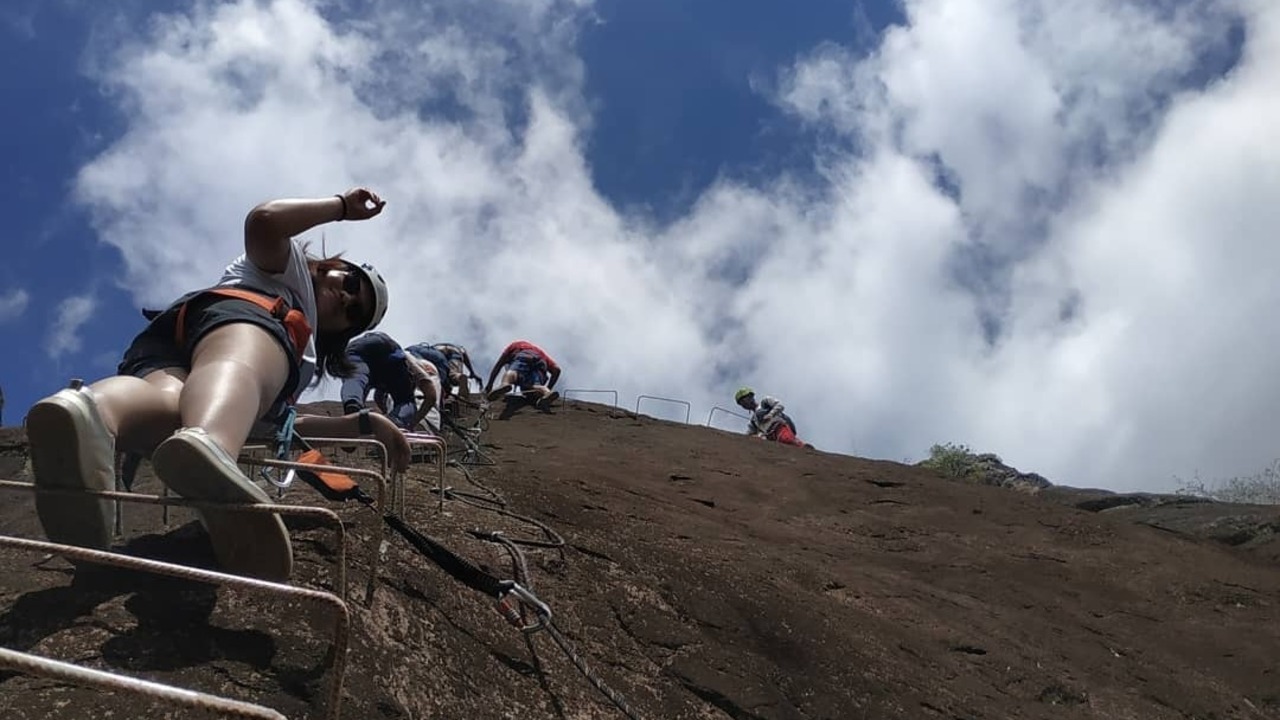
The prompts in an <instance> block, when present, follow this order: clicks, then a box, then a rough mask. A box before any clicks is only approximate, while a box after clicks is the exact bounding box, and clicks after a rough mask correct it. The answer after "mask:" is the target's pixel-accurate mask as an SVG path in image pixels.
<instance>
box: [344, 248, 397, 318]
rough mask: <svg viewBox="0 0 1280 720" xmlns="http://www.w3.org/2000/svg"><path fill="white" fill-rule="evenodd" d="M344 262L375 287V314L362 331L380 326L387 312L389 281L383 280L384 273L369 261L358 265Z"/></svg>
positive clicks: (370, 285)
mask: <svg viewBox="0 0 1280 720" xmlns="http://www.w3.org/2000/svg"><path fill="white" fill-rule="evenodd" d="M343 262H346V263H347V267H349V268H351V270H352V271H353V272H359V273H360V274H361V275H364V279H365V280H368V281H369V287H371V288H373V315H372V316H371V317H370V318H369V324H368V325H366V326H365V327H363V328H361V332H365V331H369V330H372V329H374V328H376V327H378V323H380V322H382V317H383V316H384V315H386V314H387V281H386V280H383V279H382V275H380V274H378V271H377V270H375V269H374V267H373V266H372V265H370V264H369V263H360V264H359V265H356V264H355V263H353V262H348V261H345V260H344V261H343Z"/></svg>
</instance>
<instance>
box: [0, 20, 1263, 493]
mask: <svg viewBox="0 0 1280 720" xmlns="http://www.w3.org/2000/svg"><path fill="white" fill-rule="evenodd" d="M797 7H803V10H798V9H797ZM1278 15H1280V11H1278V10H1276V9H1274V8H1273V7H1271V4H1268V3H1265V2H1261V1H1258V2H1252V1H1249V0H1235V1H1233V2H1208V1H1201V0H1192V1H1189V2H1184V3H1179V4H1177V5H1169V4H1167V3H1163V4H1162V3H1144V2H1111V1H1107V2H1104V1H1103V0H1081V1H1080V2H1078V3H1074V4H1072V5H1071V6H1069V7H1063V6H1061V5H1060V4H1058V3H1052V2H1048V0H1000V1H998V2H979V0H948V1H944V0H906V1H905V2H901V3H887V2H886V3H864V2H853V1H850V0H841V1H836V0H812V1H811V2H806V3H804V4H803V6H796V5H795V4H791V3H776V2H750V1H748V2H733V3H728V2H712V1H709V0H702V1H693V2H690V1H685V2H678V1H676V0H662V1H659V2H643V3H637V2H626V3H624V2H619V1H615V0H601V1H599V2H591V1H590V0H545V1H544V2H536V3H528V2H515V0H510V1H509V2H493V3H488V4H484V5H477V4H475V3H470V2H462V1H461V0H457V1H449V0H446V1H443V2H430V3H414V2H384V3H376V4H374V3H354V2H341V1H339V0H326V1H325V2H308V1H307V0H275V1H274V2H260V3H198V4H190V3H165V4H158V3H144V2H141V1H138V0H131V1H129V2H122V3H111V4H106V3H89V2H83V1H81V0H52V1H51V2H36V1H35V0H22V1H19V2H14V3H10V4H7V5H6V6H5V7H4V8H3V9H0V59H3V60H4V62H5V63H6V66H8V67H21V68H24V69H27V71H26V72H23V73H11V74H10V75H9V76H7V77H6V78H5V79H4V80H3V81H0V82H2V83H3V90H4V93H5V97H6V110H5V111H4V114H3V115H0V117H3V122H4V125H5V127H4V133H3V134H2V137H3V138H4V139H3V140H0V142H3V151H4V153H3V157H4V158H5V160H4V165H3V167H4V173H5V176H6V177H7V179H8V181H9V183H8V185H9V187H11V188H14V192H15V195H16V196H15V197H13V198H12V202H11V207H13V208H14V209H15V210H16V212H13V213H11V217H10V218H9V224H8V227H7V232H8V234H9V235H10V237H11V240H10V241H9V242H8V243H7V244H6V245H7V248H8V250H9V252H8V254H7V262H6V263H4V264H3V266H0V335H2V336H3V337H4V338H5V339H6V340H7V342H6V347H7V348H8V352H7V353H5V354H4V355H3V357H2V358H0V386H2V387H3V388H4V390H5V393H6V396H7V400H6V405H5V408H4V421H5V422H6V423H10V424H12V423H15V422H17V421H18V420H19V419H20V417H21V415H22V413H23V412H24V411H25V408H26V407H27V406H29V405H30V404H31V403H32V402H34V401H35V400H36V399H38V398H39V397H40V396H42V395H44V394H46V393H48V392H49V391H51V390H53V389H55V388H57V387H58V386H59V385H60V384H62V383H63V382H65V380H66V378H68V377H72V376H82V377H86V378H89V379H93V378H97V377H100V376H102V375H104V374H106V373H109V372H111V370H112V368H113V367H114V363H115V362H116V360H117V359H118V357H119V354H120V352H121V350H122V349H123V347H124V346H125V345H126V344H127V343H128V341H129V340H130V339H131V337H132V335H133V334H134V333H135V332H137V330H138V329H140V328H141V326H142V321H141V319H140V317H139V316H138V313H137V309H138V307H139V306H141V305H144V304H145V305H157V304H162V303H163V302H165V301H166V300H167V299H169V298H172V297H174V296H175V295H177V294H178V293H180V292H182V291H184V290H186V289H190V288H192V287H196V286H198V285H199V284H202V283H207V282H210V281H211V280H212V279H214V278H216V276H217V274H218V273H219V271H220V270H221V268H222V267H223V266H224V265H225V264H226V262H227V261H229V260H230V259H231V258H232V257H233V256H234V255H235V254H236V253H238V252H239V250H240V246H239V242H240V238H239V237H238V236H237V233H238V230H239V224H240V221H241V220H242V218H243V214H244V212H245V211H246V210H247V209H248V208H249V207H251V206H252V204H254V203H256V202H258V201H260V200H263V199H267V198H269V197H272V196H296V195H308V194H329V193H333V192H338V191H340V190H342V189H344V188H346V187H349V186H350V185H353V184H357V183H359V184H367V185H369V186H370V187H373V188H374V189H375V190H378V191H379V192H381V193H382V194H383V195H384V196H385V197H387V198H388V200H389V205H388V212H387V213H386V214H385V216H384V217H382V218H379V219H378V220H377V221H376V222H373V223H367V224H361V225H350V226H347V225H342V226H336V225H335V226H326V227H325V228H323V229H322V231H323V238H324V241H325V243H326V245H328V246H329V247H331V248H332V249H341V250H345V251H347V252H348V254H349V255H350V256H352V257H359V258H360V259H369V260H372V261H373V262H375V263H376V264H378V265H379V267H380V268H383V269H384V273H385V274H387V275H388V276H389V279H390V282H391V284H392V299H393V305H392V310H391V313H390V314H389V316H388V319H387V329H388V330H389V331H391V332H392V333H393V334H394V335H395V336H397V337H398V338H399V339H401V340H402V342H405V343H406V344H408V343H413V342H419V341H424V340H431V341H434V340H452V341H459V342H463V343H465V344H467V345H468V346H470V347H471V348H472V350H473V351H474V352H475V354H476V355H477V356H478V358H479V360H480V364H481V365H485V367H486V368H487V363H488V362H489V361H490V360H491V358H492V356H493V355H494V354H496V352H497V351H498V350H499V349H500V348H501V347H502V346H503V345H504V344H505V343H506V342H507V341H509V340H511V339H515V338H516V337H527V338H529V339H532V340H534V341H536V342H539V343H541V344H543V345H544V346H545V347H547V349H548V350H549V351H550V352H551V353H552V354H553V355H555V356H557V358H558V359H559V360H561V363H562V364H563V365H565V367H566V378H565V383H566V386H567V387H578V388H601V387H603V388H617V389H618V390H619V392H620V395H621V404H623V405H624V406H627V407H632V406H634V402H635V398H636V396H637V395H641V394H647V395H659V396H664V397H677V398H682V399H687V400H689V401H690V402H691V403H692V404H693V413H692V415H693V417H694V419H695V421H704V420H705V418H706V417H707V413H708V412H709V411H710V410H711V408H712V407H714V406H715V405H721V406H724V405H729V404H730V396H731V394H732V391H733V389H734V388H735V387H737V385H739V384H743V383H746V384H751V385H754V386H756V387H757V388H759V389H760V391H761V392H764V393H769V394H775V395H778V396H780V397H781V398H782V399H783V400H784V402H786V403H787V406H788V408H789V410H790V412H791V414H792V415H793V416H794V417H795V418H796V419H797V421H798V423H799V424H800V426H801V431H802V432H801V434H802V435H804V436H806V437H807V438H808V439H811V440H813V441H814V442H815V443H817V444H818V445H819V446H820V447H823V448H827V449H831V450H834V451H837V452H853V453H857V454H861V455H869V456H872V457H884V458H889V459H898V460H900V459H918V458H919V457H921V456H922V455H923V454H924V453H925V452H926V451H927V449H928V447H929V445H931V444H932V443H935V442H947V441H951V442H965V443H968V444H970V445H971V446H973V447H974V448H976V449H980V450H984V451H993V452H997V453H999V454H1001V455H1002V456H1004V457H1005V459H1006V460H1007V461H1009V462H1011V463H1013V464H1015V465H1018V466H1020V467H1022V468H1023V469H1026V470H1032V471H1036V472H1040V473H1042V474H1044V475H1046V476H1047V477H1049V478H1050V479H1052V480H1055V481H1058V482H1064V483H1070V484H1077V485H1097V486H1104V487H1114V488H1124V489H1128V488H1150V489H1159V488H1164V487H1168V486H1170V485H1171V484H1172V482H1173V480H1172V479H1173V476H1175V475H1179V476H1182V477H1190V476H1191V475H1192V474H1195V473H1199V474H1201V475H1202V476H1206V477H1222V476H1228V475H1232V474H1240V473H1247V472H1254V471H1256V470H1257V469H1259V468H1260V467H1262V466H1263V465H1265V464H1267V463H1268V462H1270V460H1272V459H1273V458H1275V457H1277V456H1280V448H1277V447H1276V443H1275V440H1274V438H1275V437H1277V432H1276V431H1278V430H1280V427H1278V426H1280V422H1278V420H1277V418H1276V417H1274V416H1273V415H1274V414H1275V413H1274V411H1273V409H1272V408H1274V407H1276V406H1277V403H1276V402H1275V401H1276V400H1280V384H1277V383H1276V382H1275V381H1274V380H1273V379H1272V378H1271V376H1272V375H1274V372H1273V368H1274V367H1275V365H1276V362H1277V361H1280V337H1278V335H1280V330H1271V325H1273V324H1274V323H1272V322H1271V321H1270V313H1271V309H1272V308H1273V307H1274V306H1275V302H1276V301H1280V297H1277V295H1280V289H1276V288H1273V285H1274V283H1272V282H1271V279H1270V275H1269V268H1270V267H1272V265H1273V263H1272V262H1271V261H1274V260H1280V257H1277V256H1280V247H1277V246H1276V245H1275V243H1274V242H1273V241H1272V239H1271V238H1272V235H1273V232H1272V230H1271V228H1273V227H1275V221H1276V220H1277V219H1280V218H1277V212H1280V211H1277V209H1276V208H1275V205H1276V203H1274V202H1273V200H1272V198H1274V197H1275V193H1276V191H1277V190H1280V178H1277V171H1276V170H1275V169H1274V168H1276V167H1280V163H1278V162H1276V160H1277V158H1275V157H1272V156H1273V155H1275V154H1277V152H1280V151H1277V150H1276V149H1274V148H1273V147H1272V146H1273V145H1274V143H1271V142H1269V141H1266V140H1265V138H1266V137H1268V136H1269V131H1267V130H1266V128H1270V127H1275V126H1277V122H1276V121H1277V120H1280V110H1278V109H1277V102H1276V98H1277V96H1280V92H1277V81H1276V80H1275V79H1274V78H1272V77H1269V75H1274V73H1268V72H1267V71H1266V68H1267V67H1268V63H1271V66H1274V62H1275V61H1276V60H1277V59H1278V58H1276V54H1277V52H1278V51H1277V50H1276V47H1277V46H1278V45H1280V43H1277V42H1276V39H1277V36H1278V35H1280V30H1278V26H1280V17H1278ZM320 237H321V232H319V231H317V232H316V233H314V234H313V237H312V239H314V240H316V241H317V242H318V241H319V240H320ZM531 268H537V269H538V272H530V269H531ZM1228 368H1229V371H1228V370H1227V369H1228ZM322 392H323V391H322ZM653 412H654V413H655V414H661V413H662V412H665V410H664V409H662V408H654V410H653ZM720 417H721V420H720V421H717V424H718V425H722V426H725V427H730V425H729V424H728V423H727V422H725V421H724V420H723V418H724V417H725V416H720Z"/></svg>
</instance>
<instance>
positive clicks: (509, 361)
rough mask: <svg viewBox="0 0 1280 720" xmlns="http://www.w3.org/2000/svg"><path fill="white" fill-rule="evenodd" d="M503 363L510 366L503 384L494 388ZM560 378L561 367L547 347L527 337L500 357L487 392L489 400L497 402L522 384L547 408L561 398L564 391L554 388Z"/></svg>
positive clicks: (503, 352)
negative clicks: (536, 343) (560, 391)
mask: <svg viewBox="0 0 1280 720" xmlns="http://www.w3.org/2000/svg"><path fill="white" fill-rule="evenodd" d="M503 366H506V367H507V369H506V371H505V372H504V373H503V374H502V384H501V385H500V386H498V387H497V388H494V387H493V382H494V380H495V379H496V378H497V377H498V370H500V369H501V368H502V367H503ZM559 379H560V366H559V365H558V364H556V361H555V360H554V359H553V358H552V357H551V356H550V355H548V354H547V353H546V351H545V350H543V349H542V348H540V347H538V346H537V345H534V344H533V343H531V342H529V341H527V340H516V341H515V342H513V343H511V344H510V345H508V346H507V347H506V348H504V349H503V351H502V354H501V355H499V356H498V360H497V362H495V363H494V364H493V369H492V370H490V371H489V381H488V382H486V383H485V385H484V391H485V394H486V397H487V398H488V400H489V402H494V401H496V400H498V399H500V398H502V397H503V396H504V395H506V394H507V393H509V392H511V390H512V389H513V388H517V387H518V388H520V392H522V393H524V394H525V395H526V396H531V398H532V400H533V403H534V404H535V405H537V407H538V408H539V409H541V410H546V409H549V408H550V407H551V404H552V403H554V402H555V401H556V400H558V399H559V398H560V393H558V392H555V391H554V390H553V389H552V388H554V387H555V386H556V381H557V380H559Z"/></svg>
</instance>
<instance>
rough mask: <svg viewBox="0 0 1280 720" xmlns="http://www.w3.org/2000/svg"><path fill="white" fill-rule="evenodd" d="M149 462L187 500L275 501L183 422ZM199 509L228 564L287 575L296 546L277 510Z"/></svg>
mask: <svg viewBox="0 0 1280 720" xmlns="http://www.w3.org/2000/svg"><path fill="white" fill-rule="evenodd" d="M151 464H152V466H153V467H154V468H155V472H156V475H157V476H158V477H159V478H160V480H161V482H163V483H164V484H165V485H167V486H168V487H169V489H170V490H173V491H174V492H175V493H177V494H178V495H181V496H182V497H184V498H186V499H188V500H199V501H207V502H220V503H246V504H252V503H269V502H271V498H270V496H268V495H267V493H266V492H265V491H263V489H262V488H260V487H258V486H257V485H255V484H254V483H253V481H252V480H250V479H249V478H248V477H246V476H245V474H244V473H242V472H241V471H240V467H239V466H238V465H236V461H235V460H234V459H233V458H232V457H231V456H230V455H228V454H227V451H226V450H223V449H222V447H220V446H219V445H218V444H217V443H215V442H214V441H213V440H212V439H211V438H210V437H209V435H208V433H206V432H205V431H204V430H203V429H201V428H183V429H182V430H179V431H178V432H176V433H174V434H173V435H172V436H170V437H169V439H167V440H165V441H164V442H162V443H160V445H159V446H158V447H156V450H155V452H154V453H152V455H151ZM196 512H197V514H198V515H199V516H200V521H201V522H202V523H203V524H204V527H205V529H206V530H208V531H209V540H210V541H211V542H212V543H213V552H214V555H215V556H217V558H218V563H219V564H220V565H221V566H222V568H223V569H224V570H226V571H227V572H230V573H234V574H236V575H248V576H251V577H256V578H261V579H263V580H275V581H285V580H287V579H288V578H289V574H290V573H291V572H292V570H293V548H292V546H291V545H290V544H289V533H288V532H287V531H286V530H285V527H284V523H283V522H281V520H280V516H279V515H276V514H274V513H268V514H264V513H248V512H236V511H234V510H213V509H206V508H199V509H197V511H196Z"/></svg>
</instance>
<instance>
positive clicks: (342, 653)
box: [0, 535, 351, 720]
mask: <svg viewBox="0 0 1280 720" xmlns="http://www.w3.org/2000/svg"><path fill="white" fill-rule="evenodd" d="M0 547H10V548H13V549H15V550H27V551H30V552H38V553H45V554H53V555H62V556H65V557H69V558H74V559H77V560H83V561H85V562H91V563H96V564H100V565H110V566H113V567H118V568H123V569H125V570H135V571H138V572H148V573H152V574H156V575H164V576H166V577H173V578H178V579H181V580H193V581H196V582H203V583H209V584H210V585H221V586H225V587H231V588H236V589H239V590H252V591H260V592H262V593H264V594H269V595H277V596H282V597H285V598H291V599H299V600H310V601H313V602H316V603H319V604H322V605H328V606H329V607H330V608H332V609H333V611H334V617H335V618H336V620H335V622H334V633H333V668H334V669H333V682H332V683H331V686H330V689H329V712H328V713H327V714H326V715H325V717H327V718H330V720H337V718H338V716H339V713H340V712H341V708H342V683H343V678H344V676H345V674H346V669H347V642H348V634H349V631H350V624H351V616H350V613H349V612H348V610H347V604H346V603H345V602H343V601H342V599H341V598H339V597H338V596H337V595H334V594H333V593H329V592H324V591H322V590H311V589H309V588H300V587H295V586H293V585H285V584H283V583H276V582H269V581H267V580H258V579H256V578H248V577H241V576H239V575H228V574H227V573H220V572H214V571H212V570H202V569H200V568H193V567H188V566H186V565H177V564H175V563H168V562H161V561H159V560H148V559H146V558H138V557H132V556H129V555H120V554H117V553H110V552H104V551H102V550H90V549H88V548H80V547H73V546H71V545H61V544H58V543H51V542H42V541H40V540H26V539H23V538H15V537H9V536H6V535H0ZM192 694H193V695H195V694H196V693H194V692H192Z"/></svg>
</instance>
